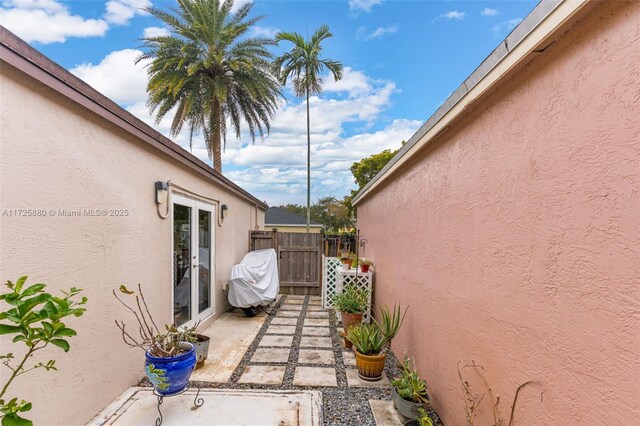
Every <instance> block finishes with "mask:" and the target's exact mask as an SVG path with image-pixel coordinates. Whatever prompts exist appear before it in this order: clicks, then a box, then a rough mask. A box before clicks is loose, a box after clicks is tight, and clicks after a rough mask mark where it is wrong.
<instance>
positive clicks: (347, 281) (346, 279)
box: [339, 271, 373, 322]
mask: <svg viewBox="0 0 640 426" xmlns="http://www.w3.org/2000/svg"><path fill="white" fill-rule="evenodd" d="M340 276H341V278H342V279H341V283H340V289H339V291H342V289H343V288H344V287H345V286H348V285H356V286H357V287H358V288H361V289H368V290H369V303H368V305H367V310H366V311H365V312H364V315H363V317H362V321H364V322H369V321H371V292H372V291H373V273H372V272H367V273H362V272H358V275H357V280H356V271H340Z"/></svg>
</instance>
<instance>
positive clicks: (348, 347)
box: [342, 336, 353, 349]
mask: <svg viewBox="0 0 640 426" xmlns="http://www.w3.org/2000/svg"><path fill="white" fill-rule="evenodd" d="M342 341H343V342H344V347H345V349H351V348H353V343H351V342H350V341H348V340H347V338H346V337H344V336H343V337H342Z"/></svg>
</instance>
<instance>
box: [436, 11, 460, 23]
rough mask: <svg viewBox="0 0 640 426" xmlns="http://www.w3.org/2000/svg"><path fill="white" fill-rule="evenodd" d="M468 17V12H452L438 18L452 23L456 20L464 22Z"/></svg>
mask: <svg viewBox="0 0 640 426" xmlns="http://www.w3.org/2000/svg"><path fill="white" fill-rule="evenodd" d="M466 16H467V13H466V12H460V11H459V10H450V11H449V12H445V13H443V14H442V15H440V16H438V18H437V19H445V20H447V21H451V20H452V19H455V20H457V21H461V20H463V19H464V18H465V17H466Z"/></svg>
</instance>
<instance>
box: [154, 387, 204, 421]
mask: <svg viewBox="0 0 640 426" xmlns="http://www.w3.org/2000/svg"><path fill="white" fill-rule="evenodd" d="M193 386H194V387H195V388H196V389H198V391H197V392H196V396H195V397H194V398H193V407H192V408H191V409H192V410H196V409H198V408H199V407H202V405H203V404H204V399H202V398H199V395H200V386H198V385H193ZM189 389H191V383H189V384H187V386H185V388H184V389H182V390H181V391H180V392H176V393H172V394H171V395H161V394H159V393H158V392H157V391H156V389H155V388H154V389H153V394H154V395H155V396H157V397H158V418H157V419H156V426H160V425H161V424H162V420H163V418H162V411H161V410H160V406H161V405H162V401H164V399H165V398H168V397H170V396H176V395H182V394H183V393H185V392H186V391H188V390H189Z"/></svg>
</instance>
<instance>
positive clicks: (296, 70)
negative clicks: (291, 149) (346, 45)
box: [274, 25, 342, 233]
mask: <svg viewBox="0 0 640 426" xmlns="http://www.w3.org/2000/svg"><path fill="white" fill-rule="evenodd" d="M329 37H333V34H331V32H330V31H329V27H328V26H326V25H323V26H321V27H320V28H318V29H317V30H316V32H315V33H314V34H313V35H312V36H311V39H310V40H308V41H307V40H305V39H304V38H303V37H302V36H301V35H300V34H298V33H287V32H280V33H278V34H276V42H281V41H284V40H286V41H290V42H291V43H293V48H292V49H291V50H290V51H289V52H286V53H284V54H283V55H282V56H279V57H278V58H276V60H275V62H274V68H275V69H276V73H277V74H278V79H279V80H280V83H282V85H283V86H284V85H286V84H287V79H288V78H290V77H291V80H292V83H293V92H294V93H295V95H296V96H298V97H303V96H305V97H306V99H307V233H309V224H310V223H311V126H310V119H309V95H313V94H320V93H322V84H323V81H322V77H321V76H320V74H321V73H322V72H323V71H324V70H325V69H328V70H329V71H330V72H331V73H332V74H333V78H334V80H335V81H338V80H340V79H341V78H342V64H341V63H340V62H337V61H332V60H330V59H322V58H320V52H321V51H322V46H321V43H322V41H323V40H324V39H327V38H329Z"/></svg>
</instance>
